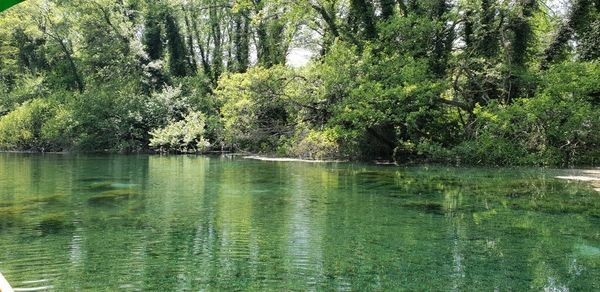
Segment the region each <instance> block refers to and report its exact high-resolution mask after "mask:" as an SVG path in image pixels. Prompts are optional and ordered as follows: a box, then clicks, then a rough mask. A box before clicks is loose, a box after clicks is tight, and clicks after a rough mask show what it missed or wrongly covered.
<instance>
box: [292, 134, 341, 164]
mask: <svg viewBox="0 0 600 292" xmlns="http://www.w3.org/2000/svg"><path fill="white" fill-rule="evenodd" d="M339 140H340V135H339V133H338V131H337V130H336V129H331V128H328V129H325V130H323V131H316V130H308V131H303V132H302V134H300V135H298V137H297V138H296V139H293V140H292V141H291V143H289V145H290V146H289V148H288V150H287V154H288V155H290V156H295V157H299V158H307V159H333V158H339V157H340V156H341V152H340V144H339Z"/></svg>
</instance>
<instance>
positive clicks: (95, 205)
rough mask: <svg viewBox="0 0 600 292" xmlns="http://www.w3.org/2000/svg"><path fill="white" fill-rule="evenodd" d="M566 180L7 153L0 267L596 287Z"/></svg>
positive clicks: (41, 283)
mask: <svg viewBox="0 0 600 292" xmlns="http://www.w3.org/2000/svg"><path fill="white" fill-rule="evenodd" d="M561 173H564V172H563V171H560V170H539V169H483V168H477V169H474V168H443V167H376V166H368V165H360V164H323V165H318V164H317V165H315V164H304V163H294V162H263V161H249V160H242V159H231V158H220V157H212V158H208V157H195V156H174V157H164V156H146V155H140V156H93V155H26V154H0V247H1V248H0V272H2V273H3V274H4V275H5V276H6V278H7V279H8V280H9V281H10V282H11V283H12V284H13V285H14V286H15V287H19V288H40V289H41V288H45V289H49V290H53V289H54V290H57V291H65V290H89V289H92V290H94V289H99V287H101V289H106V290H125V291H137V290H167V291H171V290H180V291H181V290H184V291H187V290H288V291H289V290H294V291H295V290H341V291H346V290H355V291H356V290H357V291H370V290H399V289H405V290H465V289H466V290H469V288H470V289H473V288H477V289H478V290H527V289H534V290H544V289H545V290H551V291H561V290H565V291H566V290H598V289H600V194H599V193H598V192H595V191H594V190H593V189H592V187H590V186H588V185H586V184H583V183H577V182H567V181H561V180H558V179H555V178H554V176H556V175H560V174H561Z"/></svg>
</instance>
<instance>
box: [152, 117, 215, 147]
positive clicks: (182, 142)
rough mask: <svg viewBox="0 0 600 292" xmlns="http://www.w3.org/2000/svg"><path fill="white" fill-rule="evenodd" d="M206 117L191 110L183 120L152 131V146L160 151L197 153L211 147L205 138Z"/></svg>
mask: <svg viewBox="0 0 600 292" xmlns="http://www.w3.org/2000/svg"><path fill="white" fill-rule="evenodd" d="M205 121H206V119H205V117H204V115H203V114H202V113H200V112H191V113H189V114H188V115H186V116H185V118H184V119H183V120H181V121H178V122H174V123H170V124H168V125H167V126H166V127H164V128H159V129H154V130H152V131H150V135H151V136H152V138H150V147H153V148H155V149H157V150H158V151H160V152H177V153H196V152H202V151H205V150H206V149H208V147H210V143H209V142H208V141H207V140H205V139H204V127H205Z"/></svg>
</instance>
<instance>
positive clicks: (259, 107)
mask: <svg viewBox="0 0 600 292" xmlns="http://www.w3.org/2000/svg"><path fill="white" fill-rule="evenodd" d="M292 81H294V80H293V77H292V76H291V71H290V70H289V69H288V68H285V67H283V66H275V67H272V68H269V69H266V68H260V67H257V68H250V69H249V70H248V71H247V72H246V73H241V74H231V75H226V76H224V77H223V78H222V79H221V80H220V81H219V86H218V87H217V89H216V90H215V96H216V98H217V99H218V100H219V101H220V102H221V103H222V104H223V106H222V107H221V116H222V120H223V128H224V129H223V130H224V133H223V137H222V138H223V140H224V143H225V145H226V146H227V147H229V148H233V149H236V150H237V149H242V150H250V151H260V152H263V151H264V152H274V150H275V149H276V148H277V147H278V146H279V142H280V141H281V140H282V138H287V137H289V135H290V134H291V133H293V132H294V126H293V125H292V123H290V119H291V115H292V110H291V108H292V104H293V103H292V102H290V100H291V98H292V97H291V96H290V94H288V92H287V89H288V87H290V84H291V83H293V82H292Z"/></svg>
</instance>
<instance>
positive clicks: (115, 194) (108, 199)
mask: <svg viewBox="0 0 600 292" xmlns="http://www.w3.org/2000/svg"><path fill="white" fill-rule="evenodd" d="M139 196H140V193H139V192H138V191H135V190H130V189H117V190H110V191H104V192H101V193H100V194H98V195H95V196H92V197H90V198H88V203H90V204H92V205H107V204H113V203H115V202H118V201H124V200H130V199H134V198H137V197H139Z"/></svg>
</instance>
